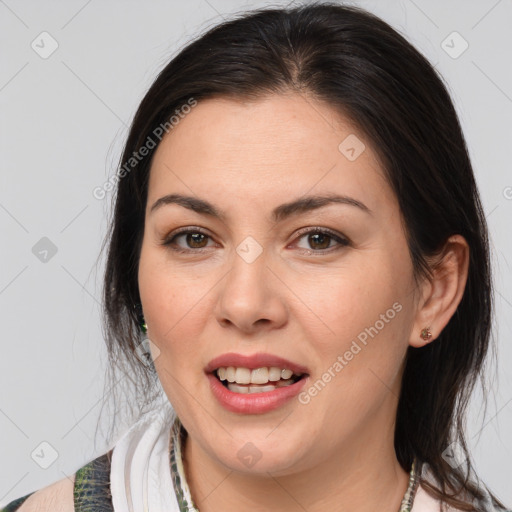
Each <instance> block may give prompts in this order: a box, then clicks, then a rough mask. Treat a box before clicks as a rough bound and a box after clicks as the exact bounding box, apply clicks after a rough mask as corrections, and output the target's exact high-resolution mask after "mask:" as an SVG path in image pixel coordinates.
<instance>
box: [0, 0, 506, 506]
mask: <svg viewBox="0 0 512 512" xmlns="http://www.w3.org/2000/svg"><path fill="white" fill-rule="evenodd" d="M287 3H289V2H273V3H272V4H271V3H269V2H262V1H259V2H249V1H245V2H242V1H239V2H236V1H230V0H189V1H187V2H186V3H182V2H171V1H165V2H164V1H156V0H153V1H147V2H142V1H138V2H135V1H103V2H100V1H99V0H89V1H84V0H81V1H68V2H49V1H46V2H36V1H30V2H29V1H20V0H18V1H15V0H5V1H3V0H0V41H1V48H2V54H1V64H2V65H1V68H0V103H1V130H2V132H1V138H0V141H1V142H0V143H1V147H0V155H1V157H0V158H1V172H0V179H1V187H0V232H1V235H2V236H1V242H0V243H1V252H0V255H1V260H0V261H1V267H0V310H1V312H2V315H1V320H2V331H3V335H2V355H3V357H2V358H1V360H0V365H1V368H0V374H1V376H2V382H1V399H0V429H1V436H0V443H1V464H0V504H2V505H3V504H5V503H7V502H8V501H10V500H12V499H14V498H16V497H18V496H21V495H24V494H25V493H28V492H30V491H32V490H35V489H38V488H41V487H43V486H46V485H48V484H50V483H52V482H54V481H56V480H58V479H61V478H63V477H64V476H66V475H70V474H73V473H74V472H75V471H76V470H77V469H78V468H79V467H80V466H82V465H83V464H85V463H86V462H87V461H89V460H91V459H92V458H93V457H95V456H98V455H100V454H101V453H104V450H105V446H102V445H101V442H100V443H99V444H98V445H94V443H93V436H94V430H95V426H96V421H97V419H98V414H99V411H100V405H101V400H102V393H103V383H104V370H105V354H106V352H105V349H104V346H103V339H102V334H101V330H100V290H101V275H102V270H103V261H102V260H100V261H99V262H98V264H97V265H96V259H97V257H98V254H99V250H100V245H101V242H102V239H103V235H104V233H105V229H106V213H107V209H108V204H109V201H107V200H97V199H95V198H94V197H93V195H92V190H93V189H94V188H95V187H97V186H101V185H102V184H103V183H104V182H105V181H106V179H107V177H108V176H109V175H111V174H112V173H113V172H114V170H115V169H114V166H115V164H116V163H117V160H118V158H119V154H120V151H121V147H122V143H123V141H124V137H125V136H126V133H127V126H128V124H129V122H130V120H131V118H132V116H133V114H134V112H135V109H136V107H137V105H138V103H139V101H140V100H141V99H142V96H143V94H144V92H145V91H146V89H147V88H148V87H149V85H150V84H151V82H152V80H153V79H154V78H155V76H156V73H157V72H158V71H159V70H160V69H161V68H162V67H163V66H164V65H165V63H166V62H167V61H168V60H169V59H170V58H171V56H172V55H174V54H175V53H176V52H177V51H178V50H179V49H180V48H181V47H182V46H183V45H184V44H186V42H187V41H189V40H190V38H191V37H193V36H195V35H196V34H198V33H199V32H200V31H203V30H204V29H206V28H207V27H210V26H212V25H214V24H216V23H217V22H218V21H220V20H221V19H222V18H223V17H227V16H229V14H230V13H233V12H235V11H240V10H243V9H245V8H253V7H262V6H266V5H280V6H284V5H286V4H287ZM295 3H298V2H295ZM353 3H356V4H357V5H361V6H363V7H366V8H367V9H368V10H370V11H372V12H374V13H376V14H377V15H379V16H381V17H382V18H383V19H384V20H386V21H387V22H389V23H390V24H391V25H392V26H394V27H395V28H396V29H398V30H399V31H400V32H401V33H402V34H404V35H405V36H406V37H407V38H408V39H409V40H410V41H411V42H412V43H413V44H414V45H415V46H416V47H417V48H418V49H419V50H420V51H422V52H423V53H424V54H425V55H426V56H427V57H428V58H429V59H430V61H431V62H432V63H433V64H435V65H436V67H437V68H438V69H439V70H440V72H441V73H442V74H443V76H444V77H445V79H446V81H447V83H448V85H449V88H450V91H451V93H452V97H453V99H454V101H455V103H456V107H457V110H458V113H459V115H460V118H461V122H462V124H463V129H464V131H465V135H466V137H467V141H468V145H469V150H470V153H471V157H472V161H473V164H474V168H475V172H476V175H477V176H476V177H477V180H478V184H479V187H480V191H481V194H482V199H483V204H484V208H485V212H486V215H487V219H488V222H489V227H490V231H491V238H492V246H493V262H494V265H495V279H496V306H497V311H496V315H497V322H496V330H495V335H496V336H495V337H496V340H497V348H498V366H497V367H493V366H492V365H491V366H490V367H489V371H488V379H490V381H491V395H490V400H489V406H488V409H487V411H486V414H485V416H484V414H483V413H484V411H482V410H481V405H482V400H481V398H480V397H481V393H479V392H477V393H476V394H475V397H474V400H473V401H472V403H471V410H470V416H469V422H468V439H469V444H470V447H471V450H472V454H473V458H474V461H475V464H476V468H477V471H478V473H479V475H480V476H481V477H482V478H483V480H484V481H485V482H486V483H487V484H488V486H489V487H490V488H491V489H492V490H493V491H495V492H496V493H497V494H498V496H499V497H501V498H502V500H503V501H505V503H506V504H508V505H510V504H512V486H510V483H511V481H512V479H511V477H512V470H511V469H510V467H511V466H510V461H511V459H512V434H511V432H512V370H511V365H510V363H511V362H512V345H511V343H510V339H511V335H512V328H511V322H510V318H511V316H512V292H511V290H512V286H511V285H512V272H511V266H510V263H511V259H510V256H509V255H510V253H511V249H512V242H511V237H510V227H509V220H510V218H511V214H512V188H511V187H512V173H511V170H510V163H509V162H510V149H511V142H512V140H511V135H512V128H511V126H512V123H511V121H512V72H511V66H510V62H511V49H512V34H511V30H510V23H511V21H512V5H511V3H510V1H509V0H501V1H496V0H485V1H484V0H478V1H476V0H475V1H467V0H458V1H450V2H447V1H446V0H441V1H440V0H436V1H426V0H414V1H412V0H403V1H380V2H378V1H361V2H353ZM44 31H46V32H48V33H49V34H50V35H51V37H52V38H53V39H54V40H55V41H56V42H57V44H58V48H57V49H56V51H55V52H54V53H53V54H51V55H50V56H47V58H42V56H41V52H43V51H46V52H48V51H49V50H50V49H51V43H52V41H51V39H50V38H49V36H40V34H41V33H42V32H44ZM454 31H457V32H458V33H459V34H460V35H461V36H462V38H463V39H460V38H458V36H453V35H451V36H450V34H452V33H453V32H454ZM447 37H448V39H447ZM41 39H43V42H41ZM464 40H465V41H467V43H468V45H469V47H468V48H467V50H466V51H464V52H463V53H462V54H461V55H458V56H456V54H458V53H460V51H461V50H462V49H463V45H464ZM33 41H34V43H33ZM443 41H445V42H444V43H443ZM32 44H34V46H36V48H37V50H38V51H39V53H37V52H36V51H35V49H33V48H32V46H31V45H32ZM37 45H38V46H37ZM447 52H448V53H447ZM450 52H451V55H449V53H450ZM454 56H456V57H457V58H454ZM107 197H108V199H109V200H110V196H107ZM43 237H46V238H48V239H49V240H50V241H51V243H52V244H53V246H54V247H55V248H56V250H57V252H56V253H55V254H52V251H51V248H50V249H48V247H49V242H48V241H47V240H43V241H41V239H42V238H43ZM34 247H35V248H34ZM45 249H46V250H49V252H48V253H47V254H45V253H44V252H39V251H43V250H45ZM41 258H42V259H43V260H44V259H45V258H46V261H42V260H41ZM41 443H49V445H51V447H52V448H51V447H49V446H48V445H46V444H43V445H41ZM53 450H55V455H56V457H57V458H56V460H55V461H54V462H53V464H51V465H50V466H49V467H48V468H47V469H44V468H43V467H41V464H43V465H45V464H46V465H47V464H48V463H49V462H50V461H51V457H52V454H53V453H54V452H53ZM34 451H35V454H34ZM31 454H34V456H33V457H32V456H31ZM37 454H39V458H38V456H37ZM36 461H37V463H36Z"/></svg>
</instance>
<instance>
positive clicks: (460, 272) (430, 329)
mask: <svg viewBox="0 0 512 512" xmlns="http://www.w3.org/2000/svg"><path fill="white" fill-rule="evenodd" d="M468 268H469V246H468V243H467V242H466V239H465V238H464V237H463V236H461V235H453V236H451V237H449V238H448V240H447V241H446V243H445V245H444V247H443V249H442V251H441V253H440V256H439V257H438V258H437V260H436V261H435V263H434V264H433V265H432V273H433V279H432V280H431V281H430V282H428V281H426V282H425V287H424V289H423V298H422V300H421V301H420V302H419V303H418V310H417V312H416V318H415V321H414V324H413V328H412V331H411V334H410V339H409V344H410V345H411V346H413V347H423V346H424V345H426V344H427V343H431V342H432V341H435V340H436V339H437V338H438V337H439V335H440V334H441V332H442V330H443V329H444V328H445V327H446V325H447V324H448V322H449V321H450V318H451V317H452V316H453V314H454V313H455V311H456V310H457V307H458V306H459V303H460V301H461V300H462V296H463V295H464V289H465V287H466V281H467V274H468Z"/></svg>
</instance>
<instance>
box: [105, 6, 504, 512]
mask: <svg viewBox="0 0 512 512" xmlns="http://www.w3.org/2000/svg"><path fill="white" fill-rule="evenodd" d="M290 91H299V92H302V93H307V94H308V95H309V96H310V97H313V98H315V99H317V100H321V101H323V102H325V103H326V104H328V105H329V106H331V107H332V108H333V109H335V110H337V111H338V112H339V113H340V114H342V115H343V116H345V117H346V118H348V119H349V120H350V121H351V122H353V123H354V124H355V125H356V126H358V127H359V129H360V130H361V132H362V133H363V134H364V135H365V136H366V137H367V140H368V141H370V143H371V145H372V148H373V149H374V151H375V152H376V153H377V155H378V157H379V159H380V161H381V163H382V168H383V170H384V172H385V176H386V179H387V180H388V181H389V184H390V186H391V187H392V189H393V191H394V193H395V194H396V197H397V200H398V203H399V206H400V210H401V213H402V218H403V223H404V229H405V232H406V236H407V242H408V246H409V250H410V255H411V260H412V263H413V267H414V275H415V278H416V279H417V280H419V279H420V278H424V277H426V278H429V279H430V278H431V277H432V272H431V271H432V269H431V268H430V266H429V264H428V260H429V257H431V256H433V255H436V254H438V252H439V250H440V249H441V248H442V247H443V245H444V242H445V241H446V240H447V238H448V237H449V236H450V235H453V234H460V235H462V236H463V237H464V238H465V239H466V240H467V242H468V244H469V247H470V263H469V271H468V279H467V283H466V288H465V291H464V295H463V297H462V300H461V302H460V304H459V307H458V309H457V311H456V312H455V314H454V315H453V317H452V318H451V319H450V322H449V323H448V325H447V326H446V328H445V329H444V330H443V331H442V333H441V334H440V335H439V337H438V338H437V339H436V340H435V341H434V342H432V343H429V344H427V345H426V346H425V347H422V348H413V347H409V348H408V352H407V357H406V361H405V368H404V373H403V381H402V388H401V394H400V397H399V403H398V411H397V417H396V430H395V439H394V442H395V450H396V454H397V458H398V461H399V462H400V464H401V466H402V467H403V468H404V470H406V471H410V469H411V464H412V462H413V460H414V458H416V459H417V460H418V461H419V463H421V464H424V465H425V466H424V467H426V465H428V467H429V468H430V470H431V472H432V475H433V476H434V477H435V479H436V480H437V482H438V484H437V485H434V484H433V483H430V484H429V483H428V482H425V486H426V488H427V491H428V492H429V493H430V494H431V495H432V496H434V497H438V498H442V499H443V501H444V502H446V503H449V504H452V505H453V506H456V507H458V508H460V509H462V510H479V507H480V502H481V500H482V499H483V494H482V489H481V488H480V485H477V484H475V483H474V482H472V481H471V479H470V478H469V474H470V472H471V471H472V466H471V462H470V454H469V452H468V449H467V445H466V442H465V438H464V421H465V415H466V409H467V405H468V401H469V398H470V396H471V393H472V391H473V388H474V385H475V383H476V380H477V378H478V377H480V378H481V381H482V385H483V387H484V390H485V382H484V379H483V375H484V359H485V357H486V354H487V351H488V347H489V342H490V334H491V312H492V306H493V304H492V280H491V272H490V258H489V245H488V232H487V226H486V222H485V217H484V213H483V209H482V205H481V202H480V198H479V194H478V190H477V187H476V184H475V178H474V175H473V170H472V166H471V163H470V159H469V156H468V151H467V147H466V143H465V139H464V136H463V133H462V130H461V126H460V124H459V120H458V117H457V114H456V111H455V109H454V106H453V104H452V101H451V98H450V95H449V93H448V91H447V88H446V86H445V85H444V83H443V80H442V78H441V77H440V76H439V75H438V73H437V72H436V70H435V69H434V68H433V67H432V66H431V64H430V63H429V62H428V60H427V59H426V58H425V57H424V56H422V55H421V54H420V53H419V52H418V51H417V50H416V49H415V48H414V47H413V46H412V45H411V44H410V43H409V42H407V40H406V39H405V38H404V37H402V36H401V35H400V34H399V33H398V32H397V31H396V30H394V29H393V28H392V27H390V26H389V25H388V24H387V23H385V22H384V21H383V20H381V19H379V18H378V17H376V16H375V15H373V14H371V13H368V12H366V11H365V10H363V9H361V8H356V7H349V6H341V5H337V4H333V3H325V2H324V3H315V4H311V3H310V4H308V5H305V6H300V7H295V8H288V9H276V8H269V9H260V10H256V11H250V12H246V13H243V14H241V15H238V16H237V17H234V18H233V19H231V20H228V21H225V22H223V23H221V24H219V25H217V26H215V27H213V28H212V29H210V30H208V31H207V32H206V33H204V34H203V35H202V36H200V37H198V38H197V39H196V40H194V41H193V42H191V43H190V44H188V45H187V46H186V47H184V48H183V49H182V50H181V51H180V52H179V53H178V54H177V55H176V56H175V57H174V58H173V59H172V60H171V61H170V62H169V63H168V64H167V65H166V66H165V67H164V68H163V70H162V71H161V72H160V73H159V75H158V77H157V78H156V80H155V81H154V83H153V84H152V85H151V87H150V88H149V90H148V92H147V93H146V95H145V96H144V98H143V100H142V102H141V104H140V106H139V108H138V110H137V112H136V115H135V118H134V120H133V123H132V125H131V129H130V132H129V135H128V138H127V141H126V145H125V148H124V153H123V155H122V158H121V161H120V167H119V170H121V169H124V172H119V170H118V184H117V191H116V196H115V205H113V211H114V217H113V219H112V221H111V223H110V231H109V233H108V234H107V238H106V239H105V243H108V258H107V262H106V269H105V276H104V292H103V293H104V295H103V299H104V326H103V327H104V334H105V338H106V340H107V346H108V353H109V362H110V370H112V371H113V374H112V375H114V374H115V372H114V370H115V368H116V367H119V368H121V369H122V377H121V379H124V380H123V383H122V388H123V389H127V388H126V386H127V385H129V384H130V383H131V384H132V386H133V389H134V391H135V395H136V398H135V402H134V404H135V405H136V407H137V413H140V412H143V409H144V408H145V407H149V406H150V405H151V404H152V403H153V401H154V400H155V399H156V397H157V396H161V395H160V391H159V386H158V378H157V376H156V373H155V370H154V367H153V366H152V365H151V364H149V365H148V364H143V363H142V362H141V360H140V359H139V358H138V357H136V353H135V349H136V348H137V346H138V344H139V343H140V341H141V332H140V329H139V321H140V318H139V315H138V314H137V311H136V309H134V306H135V305H136V304H138V303H140V298H139V291H138V279H137V274H138V262H139V255H140V249H141V243H142V238H143V233H144V216H145V208H146V200H147V186H148V177H149V172H150V167H151V160H152V155H153V154H154V152H155V150H156V147H154V148H152V149H149V151H148V153H147V155H146V156H145V157H144V158H140V159H137V160H136V161H135V160H130V159H131V158H133V155H134V154H135V153H137V154H138V152H139V151H140V148H142V147H144V146H146V147H148V146H149V145H150V144H148V141H149V138H151V139H152V140H153V141H154V140H155V130H157V129H158V127H159V126H164V125H165V123H168V122H169V118H170V116H172V115H173V113H174V112H175V111H176V110H177V109H178V110H179V109H180V108H181V107H182V106H183V105H185V104H187V102H189V101H190V99H191V98H194V100H196V101H198V102H200V101H201V99H204V98H214V97H223V98H234V99H246V100H250V99H254V100H257V99H258V98H261V97H263V96H265V95H268V94H280V93H286V92H290ZM156 146H157V145H156ZM127 162H131V163H130V166H129V167H127V166H126V164H127ZM121 379H120V380H116V378H115V377H113V378H112V379H111V380H110V383H111V385H112V390H113V391H116V388H117V387H118V385H119V382H121ZM454 442H458V443H459V445H460V446H461V447H462V449H463V452H464V454H465V456H466V462H465V470H463V469H462V466H459V467H452V465H450V464H449V463H448V462H447V460H445V457H443V452H444V451H445V450H446V449H447V448H448V447H449V445H450V444H451V443H454ZM461 496H464V497H465V498H464V500H463V499H462V498H461ZM491 496H492V495H491ZM492 500H493V502H494V503H493V505H495V506H502V504H501V503H500V502H499V501H498V500H497V499H496V498H495V497H494V496H492ZM471 503H473V504H471Z"/></svg>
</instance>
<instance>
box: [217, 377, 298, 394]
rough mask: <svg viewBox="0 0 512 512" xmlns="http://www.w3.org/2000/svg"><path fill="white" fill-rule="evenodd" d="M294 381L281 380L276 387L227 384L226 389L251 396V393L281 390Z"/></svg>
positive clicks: (269, 385) (271, 385) (270, 385)
mask: <svg viewBox="0 0 512 512" xmlns="http://www.w3.org/2000/svg"><path fill="white" fill-rule="evenodd" d="M294 382H295V381H294V380H293V379H286V380H285V379H281V380H279V381H277V382H276V385H273V384H259V385H258V384H256V385H254V384H253V385H252V386H251V385H245V386H244V385H242V384H235V383H233V382H227V388H228V389H229V390H230V391H233V392H234V393H242V394H251V393H267V392H268V391H274V389H276V388H282V387H285V386H290V385H291V384H293V383H294Z"/></svg>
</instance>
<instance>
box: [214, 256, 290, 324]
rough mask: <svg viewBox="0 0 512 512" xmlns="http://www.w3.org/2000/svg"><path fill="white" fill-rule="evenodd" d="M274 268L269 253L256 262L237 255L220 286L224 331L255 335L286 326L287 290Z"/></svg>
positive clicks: (219, 311) (220, 318) (218, 312)
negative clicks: (261, 331)
mask: <svg viewBox="0 0 512 512" xmlns="http://www.w3.org/2000/svg"><path fill="white" fill-rule="evenodd" d="M269 264H270V266H269ZM271 266H272V264H271V262H270V258H269V257H268V255H267V253H266V252H265V250H263V252H262V253H261V254H260V255H259V256H258V257H257V258H256V259H255V260H254V261H251V260H247V259H244V257H242V256H240V255H239V254H238V253H235V254H234V257H233V263H232V266H231V269H230V270H229V271H228V272H227V274H226V275H225V277H224V279H222V280H221V283H219V286H220V291H219V296H218V300H217V305H216V309H215V314H216V317H217V320H218V322H219V324H220V325H221V326H222V327H224V328H228V327H231V328H237V329H238V330H239V331H241V332H243V333H244V334H252V333H256V332H258V331H259V330H264V331H267V330H272V329H276V328H280V327H282V326H283V325H285V324H286V321H287V318H288V310H287V307H286V301H285V297H286V290H287V288H286V285H285V284H284V283H283V281H282V280H281V279H280V278H279V275H278V272H276V270H275V269H272V268H271Z"/></svg>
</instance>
